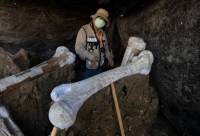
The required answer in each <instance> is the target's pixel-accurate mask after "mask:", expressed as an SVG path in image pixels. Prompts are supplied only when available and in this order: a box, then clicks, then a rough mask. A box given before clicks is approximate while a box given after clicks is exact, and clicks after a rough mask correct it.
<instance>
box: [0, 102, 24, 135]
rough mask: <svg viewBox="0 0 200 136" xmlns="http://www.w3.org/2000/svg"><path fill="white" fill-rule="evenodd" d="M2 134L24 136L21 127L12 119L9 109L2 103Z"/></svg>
mask: <svg viewBox="0 0 200 136" xmlns="http://www.w3.org/2000/svg"><path fill="white" fill-rule="evenodd" d="M0 135H1V136H24V134H23V133H22V132H21V130H20V129H19V127H18V126H17V125H16V124H15V123H14V121H13V120H12V119H11V117H10V114H9V112H8V111H7V109H6V108H5V107H4V106H2V105H0Z"/></svg>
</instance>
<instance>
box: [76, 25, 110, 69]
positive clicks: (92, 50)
mask: <svg viewBox="0 0 200 136" xmlns="http://www.w3.org/2000/svg"><path fill="white" fill-rule="evenodd" d="M103 45H104V51H102V52H100V45H99V43H98V41H97V38H96V35H95V32H94V30H93V28H92V24H91V23H90V24H87V25H84V26H82V27H81V29H80V30H79V32H78V35H77V38H76V44H75V50H76V53H77V54H78V55H79V57H80V58H81V59H82V60H85V61H86V67H87V68H88V69H94V68H92V66H91V62H90V61H91V60H92V59H93V57H97V58H98V61H97V62H96V66H95V69H96V68H98V67H99V65H100V66H102V65H103V64H104V61H105V57H106V58H108V57H111V53H110V51H109V48H108V40H107V37H106V34H105V32H103ZM100 54H101V55H100Z"/></svg>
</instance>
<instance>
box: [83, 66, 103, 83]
mask: <svg viewBox="0 0 200 136" xmlns="http://www.w3.org/2000/svg"><path fill="white" fill-rule="evenodd" d="M101 72H103V70H102V68H98V69H88V68H86V69H85V71H84V72H83V73H82V76H81V78H82V80H83V79H86V78H89V77H92V76H95V75H97V74H99V73H101Z"/></svg>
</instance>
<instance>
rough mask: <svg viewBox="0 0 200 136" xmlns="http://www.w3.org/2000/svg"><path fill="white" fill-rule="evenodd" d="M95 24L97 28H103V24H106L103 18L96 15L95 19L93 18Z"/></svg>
mask: <svg viewBox="0 0 200 136" xmlns="http://www.w3.org/2000/svg"><path fill="white" fill-rule="evenodd" d="M94 23H95V26H96V27H97V28H98V29H101V28H103V27H104V26H105V25H106V22H105V21H104V20H103V19H101V18H100V17H97V18H96V19H95V22H94Z"/></svg>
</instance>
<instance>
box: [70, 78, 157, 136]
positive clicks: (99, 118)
mask: <svg viewBox="0 0 200 136" xmlns="http://www.w3.org/2000/svg"><path fill="white" fill-rule="evenodd" d="M115 86H116V90H117V95H118V99H119V103H120V107H121V112H122V118H123V122H124V128H125V131H126V135H127V136H129V135H130V136H131V135H134V136H141V135H145V134H146V132H147V131H148V130H149V129H150V127H151V125H152V124H153V122H154V121H155V119H156V116H157V111H158V98H157V95H156V93H155V91H154V90H153V88H151V86H150V85H149V78H148V77H146V76H141V75H136V76H131V77H128V78H125V79H122V80H120V81H118V82H116V83H115ZM71 131H73V132H74V135H75V136H83V135H87V136H100V135H104V136H114V135H120V132H119V128H118V122H117V117H116V113H115V108H114V103H113V99H112V94H111V89H110V86H109V87H106V88H105V89H103V90H101V91H100V92H98V93H97V94H95V95H94V96H92V97H91V98H90V99H89V100H88V101H86V103H85V104H84V105H83V107H82V108H81V109H80V111H79V113H78V116H77V120H76V122H75V124H74V125H73V126H72V127H71V129H69V132H71ZM68 135H69V134H68ZM68 135H67V136H68Z"/></svg>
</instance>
